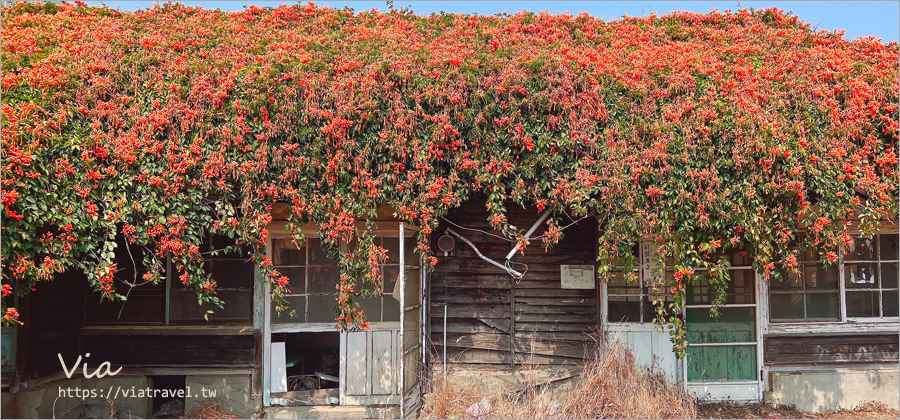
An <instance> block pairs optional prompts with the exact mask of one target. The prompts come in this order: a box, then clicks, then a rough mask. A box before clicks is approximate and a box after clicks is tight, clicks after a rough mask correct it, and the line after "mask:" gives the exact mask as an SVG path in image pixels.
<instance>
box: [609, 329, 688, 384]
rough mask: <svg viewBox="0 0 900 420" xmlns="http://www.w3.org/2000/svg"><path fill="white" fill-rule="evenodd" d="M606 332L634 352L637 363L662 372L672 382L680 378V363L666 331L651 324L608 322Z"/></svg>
mask: <svg viewBox="0 0 900 420" xmlns="http://www.w3.org/2000/svg"><path fill="white" fill-rule="evenodd" d="M606 334H607V337H608V338H609V339H610V340H613V339H616V340H618V341H619V343H620V344H622V345H623V346H624V347H625V348H627V349H628V350H630V351H631V352H632V353H634V359H635V362H636V363H637V364H638V365H640V366H644V367H646V368H649V369H651V370H654V371H656V372H662V373H663V374H665V375H666V379H668V380H669V381H670V382H672V383H673V384H674V383H678V382H679V381H680V380H681V375H680V365H679V363H678V358H677V357H675V351H674V350H673V349H672V341H671V340H670V338H669V333H668V332H666V331H660V329H659V328H658V327H657V326H656V325H653V324H637V323H616V324H612V323H610V324H609V325H608V327H607V331H606Z"/></svg>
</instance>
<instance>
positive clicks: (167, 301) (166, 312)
mask: <svg viewBox="0 0 900 420" xmlns="http://www.w3.org/2000/svg"><path fill="white" fill-rule="evenodd" d="M212 237H213V234H209V235H207V236H206V237H205V238H206V239H208V240H209V241H210V243H212ZM223 259H225V258H224V257H219V258H213V259H212V260H211V261H212V262H213V263H215V261H216V260H223ZM233 259H236V260H237V259H240V258H233ZM135 264H138V267H137V268H138V271H139V270H140V269H141V268H142V266H140V262H139V261H138V260H135ZM165 265H166V274H165V277H164V278H163V280H162V281H161V282H160V283H162V286H163V293H162V296H161V297H162V304H163V319H162V321H161V322H159V321H146V322H145V321H120V322H115V321H102V320H101V321H89V320H88V317H87V308H85V314H84V323H83V324H84V326H83V328H84V329H90V330H101V329H104V328H110V327H111V328H116V327H146V328H160V327H164V328H165V327H193V326H197V327H208V326H245V325H251V324H252V323H253V322H254V321H253V318H254V314H253V312H252V311H251V313H250V314H249V316H248V317H247V318H219V319H217V318H215V315H214V314H213V317H210V319H209V320H208V321H207V320H205V319H179V320H175V321H173V320H172V319H171V313H170V308H171V302H172V301H171V299H172V294H171V292H172V286H173V284H174V283H173V277H174V276H173V275H174V273H173V269H174V267H173V266H172V260H171V258H169V257H166V259H165ZM255 271H256V269H255V268H253V269H252V270H251V275H250V283H249V285H248V286H247V287H239V288H234V287H227V288H218V287H217V288H216V290H224V291H233V290H238V291H240V290H244V291H246V292H247V293H249V294H250V297H251V298H250V300H251V302H252V300H253V294H254V290H255V289H256V282H257V279H256V275H255ZM210 274H212V273H211V269H210ZM137 287H140V286H137ZM194 296H196V294H194ZM91 297H95V296H94V292H93V291H92V290H89V289H85V294H84V297H83V300H84V304H85V305H87V299H89V298H91ZM226 304H227V302H226Z"/></svg>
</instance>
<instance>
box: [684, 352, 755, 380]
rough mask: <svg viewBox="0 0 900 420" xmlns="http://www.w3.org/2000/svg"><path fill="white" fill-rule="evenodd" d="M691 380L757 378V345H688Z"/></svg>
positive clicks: (689, 375) (689, 378)
mask: <svg viewBox="0 0 900 420" xmlns="http://www.w3.org/2000/svg"><path fill="white" fill-rule="evenodd" d="M687 357H688V359H687V360H688V380H689V381H739V380H753V379H756V346H715V347H696V346H690V347H688V356H687Z"/></svg>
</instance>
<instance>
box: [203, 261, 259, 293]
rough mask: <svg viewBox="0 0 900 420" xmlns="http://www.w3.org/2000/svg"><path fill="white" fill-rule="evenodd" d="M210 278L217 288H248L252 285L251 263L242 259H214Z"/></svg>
mask: <svg viewBox="0 0 900 420" xmlns="http://www.w3.org/2000/svg"><path fill="white" fill-rule="evenodd" d="M212 278H213V280H215V281H216V284H217V287H218V288H231V289H237V288H243V289H250V288H252V287H253V263H252V262H250V261H244V260H214V261H212Z"/></svg>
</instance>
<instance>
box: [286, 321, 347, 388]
mask: <svg viewBox="0 0 900 420" xmlns="http://www.w3.org/2000/svg"><path fill="white" fill-rule="evenodd" d="M272 341H273V342H284V348H285V362H286V364H287V369H286V371H287V389H288V392H286V393H283V394H280V398H284V399H285V400H286V401H287V402H288V404H290V405H320V404H337V398H338V396H339V389H338V387H339V385H340V384H339V382H338V380H339V377H340V345H341V344H340V333H338V332H336V331H335V332H302V333H281V334H272ZM273 396H274V394H273Z"/></svg>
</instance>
